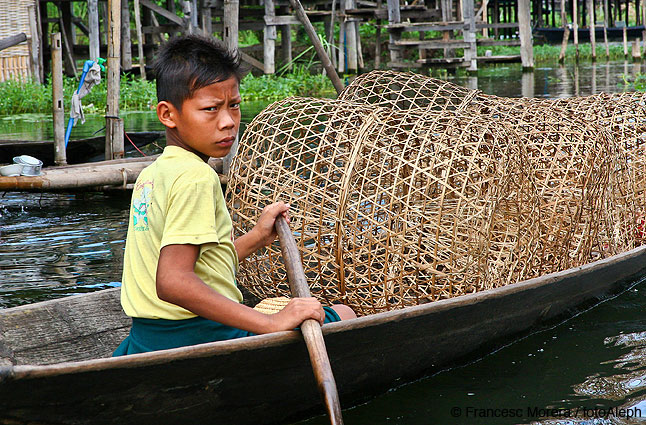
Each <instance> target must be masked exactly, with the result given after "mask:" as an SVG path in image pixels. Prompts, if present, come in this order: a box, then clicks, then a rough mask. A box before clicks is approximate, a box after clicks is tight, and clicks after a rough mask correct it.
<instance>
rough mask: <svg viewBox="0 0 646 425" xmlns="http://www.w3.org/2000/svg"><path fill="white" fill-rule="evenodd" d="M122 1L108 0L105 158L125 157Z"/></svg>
mask: <svg viewBox="0 0 646 425" xmlns="http://www.w3.org/2000/svg"><path fill="white" fill-rule="evenodd" d="M120 44H121V1H120V0H108V66H107V72H106V73H107V78H106V79H107V106H106V114H105V121H106V134H105V159H116V158H123V154H124V153H123V120H121V119H120V118H119V89H120V80H119V78H120V69H119V52H120V50H121V49H120Z"/></svg>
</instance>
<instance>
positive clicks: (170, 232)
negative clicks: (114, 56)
mask: <svg viewBox="0 0 646 425" xmlns="http://www.w3.org/2000/svg"><path fill="white" fill-rule="evenodd" d="M155 71H156V78H157V98H158V102H159V103H158V105H157V116H158V118H159V120H160V121H161V123H162V124H164V126H165V127H166V142H167V146H166V148H165V149H164V152H163V153H162V155H160V157H159V158H158V159H157V160H156V161H155V162H154V163H153V164H151V165H150V166H149V167H147V168H146V169H144V170H143V171H142V172H141V174H140V175H139V178H138V179H137V182H136V184H135V187H134V190H133V194H132V208H131V211H132V214H131V216H132V219H131V220H130V223H129V226H128V236H127V240H126V249H125V255H124V270H123V283H122V288H121V304H122V306H123V309H124V311H125V312H126V314H128V315H129V316H131V317H132V318H133V324H132V328H131V331H130V335H128V337H127V338H126V339H125V340H124V341H123V342H122V343H121V345H120V346H119V347H118V348H117V350H116V351H115V353H114V355H115V356H117V355H124V354H135V353H141V352H147V351H154V350H162V349H167V348H175V347H181V346H186V345H194V344H199V343H204V342H211V341H218V340H224V339H231V338H240V337H243V336H248V335H253V334H260V333H268V332H276V331H281V330H288V329H293V328H295V327H297V326H299V325H300V324H301V323H302V322H303V321H304V320H306V319H315V320H318V321H320V322H321V323H323V322H324V321H338V320H341V319H345V318H352V317H355V316H354V313H353V312H352V310H351V309H349V308H348V307H346V306H342V305H339V306H334V307H333V308H329V307H326V308H325V310H324V309H323V308H322V307H321V304H320V303H319V302H318V301H317V300H316V299H314V298H295V299H292V300H291V301H290V302H289V304H288V305H287V306H286V307H285V308H284V309H283V310H281V311H280V312H279V313H276V314H272V315H266V314H263V313H260V312H258V311H256V310H254V309H252V308H250V307H247V306H245V305H243V304H241V301H242V295H241V293H240V291H239V290H238V288H237V287H236V283H235V273H236V270H237V267H238V260H239V259H240V260H242V259H244V258H245V257H247V256H248V255H249V254H251V253H253V252H254V251H256V250H257V249H259V248H261V247H263V246H266V245H268V244H270V243H271V242H272V241H274V240H275V238H276V232H275V229H274V221H275V219H276V217H277V216H278V215H283V216H284V217H285V218H288V216H287V213H288V209H289V206H288V205H286V204H284V203H282V202H277V203H274V204H271V205H269V206H267V207H265V208H264V209H263V211H262V213H261V215H260V217H259V219H258V223H257V224H256V226H255V227H254V228H253V229H252V230H251V231H250V232H249V233H247V234H246V235H243V236H241V237H239V238H237V239H236V240H235V242H234V241H233V228H232V224H231V218H230V216H229V213H228V211H227V209H226V206H225V202H224V197H223V195H222V190H221V187H220V182H219V179H218V177H217V174H216V173H215V172H214V171H213V170H212V169H211V167H210V166H209V165H208V164H207V161H208V159H209V157H216V158H219V157H223V156H225V155H226V154H227V153H229V150H230V149H231V145H232V144H233V142H234V140H235V137H236V134H237V132H238V126H239V124H240V101H241V99H240V94H239V91H238V85H239V82H240V79H241V78H242V71H241V68H240V59H239V57H238V55H237V53H235V52H233V53H232V52H228V51H226V50H225V49H224V48H223V47H221V46H220V45H219V44H218V43H217V42H215V41H214V40H212V39H209V38H205V37H200V36H194V35H190V36H184V37H179V38H176V39H172V40H170V41H169V42H167V43H166V44H165V45H163V46H162V47H161V49H160V51H159V52H158V57H157V59H156V61H155Z"/></svg>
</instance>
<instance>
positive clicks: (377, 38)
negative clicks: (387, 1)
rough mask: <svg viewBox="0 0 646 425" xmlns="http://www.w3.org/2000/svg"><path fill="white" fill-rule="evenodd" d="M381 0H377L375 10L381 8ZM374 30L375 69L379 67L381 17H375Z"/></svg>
mask: <svg viewBox="0 0 646 425" xmlns="http://www.w3.org/2000/svg"><path fill="white" fill-rule="evenodd" d="M381 5H382V3H381V0H377V10H378V11H380V10H381ZM376 25H377V28H376V31H375V69H379V68H380V67H381V19H377V22H376Z"/></svg>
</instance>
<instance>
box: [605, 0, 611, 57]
mask: <svg viewBox="0 0 646 425" xmlns="http://www.w3.org/2000/svg"><path fill="white" fill-rule="evenodd" d="M603 42H604V44H605V45H606V60H607V59H610V46H608V0H603Z"/></svg>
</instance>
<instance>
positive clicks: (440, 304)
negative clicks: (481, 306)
mask: <svg viewBox="0 0 646 425" xmlns="http://www.w3.org/2000/svg"><path fill="white" fill-rule="evenodd" d="M645 254H646V245H643V246H640V247H637V248H634V249H632V250H630V251H627V252H624V253H620V254H617V255H614V256H612V257H608V258H604V259H600V260H597V261H594V262H591V263H588V264H585V265H582V266H578V267H573V268H570V269H567V270H563V271H559V272H554V273H549V274H546V275H544V276H539V277H536V278H532V279H528V280H525V281H521V282H516V283H513V284H510V285H507V286H503V287H499V288H493V289H487V290H483V291H480V292H475V293H470V294H465V295H460V296H457V297H454V298H449V299H444V300H438V301H434V302H431V303H427V304H422V305H417V306H411V307H406V308H403V309H398V310H391V311H387V312H382V313H375V314H371V315H368V316H363V317H359V318H356V319H350V320H345V321H342V322H336V323H329V324H326V325H323V326H322V331H323V335H324V336H325V335H331V334H337V333H343V332H348V331H352V330H356V329H361V328H367V327H371V326H376V325H381V324H385V323H389V322H396V321H400V320H403V319H407V318H412V317H418V316H423V315H429V314H433V313H439V312H442V311H445V310H449V309H452V308H456V307H459V306H465V305H471V304H476V303H480V302H484V301H486V300H490V299H497V298H502V297H505V296H507V295H511V294H517V293H520V292H525V291H532V290H535V289H539V288H542V287H544V286H547V285H551V284H554V283H555V282H558V281H560V280H565V279H569V278H573V277H576V276H578V275H581V274H586V273H590V272H594V271H595V270H596V269H603V268H605V267H607V266H609V265H611V264H613V263H619V262H622V261H627V260H629V259H630V258H633V257H638V256H640V255H645ZM644 269H646V264H645V265H644V267H643V268H642V269H641V270H642V271H643V270H644ZM632 276H636V274H633V275H632ZM621 280H625V279H621ZM619 281H620V280H617V282H619ZM117 290H119V288H114V289H108V290H106V291H117ZM92 294H93V293H87V294H80V295H74V296H72V297H87V296H91V295H92ZM72 297H65V298H59V299H55V300H48V301H44V302H41V303H37V304H50V303H56V302H57V301H60V300H63V299H69V298H72ZM34 305H35V304H26V305H22V306H18V307H12V308H11V309H12V310H13V309H27V308H33V306H34ZM297 341H302V336H301V334H300V332H298V331H282V332H275V333H270V334H264V335H257V336H252V337H246V338H240V339H234V340H227V341H217V342H210V343H205V344H199V345H194V346H188V347H180V348H173V349H168V350H161V351H155V352H150V353H142V354H133V355H129V356H122V357H110V358H99V359H91V360H82V361H72V362H61V363H56V364H51V365H13V366H0V383H1V382H2V381H3V380H7V379H12V380H18V379H24V378H39V377H47V376H56V375H62V374H65V373H72V372H74V373H78V372H92V371H100V370H106V369H116V368H136V367H140V366H150V365H158V364H164V363H169V362H176V361H180V360H186V359H195V358H204V357H211V356H218V355H226V354H230V353H232V352H235V351H245V350H246V351H249V350H254V349H258V348H264V347H275V346H281V345H286V344H290V343H294V342H297Z"/></svg>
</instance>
